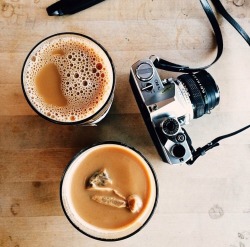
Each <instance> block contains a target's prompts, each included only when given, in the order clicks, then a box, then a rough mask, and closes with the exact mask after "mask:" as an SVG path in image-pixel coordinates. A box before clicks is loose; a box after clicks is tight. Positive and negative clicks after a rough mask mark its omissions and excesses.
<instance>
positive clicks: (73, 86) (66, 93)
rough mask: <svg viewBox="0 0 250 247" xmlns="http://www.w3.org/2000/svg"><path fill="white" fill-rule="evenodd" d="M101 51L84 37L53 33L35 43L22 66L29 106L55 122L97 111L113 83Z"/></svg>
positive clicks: (83, 116) (108, 95)
mask: <svg viewBox="0 0 250 247" xmlns="http://www.w3.org/2000/svg"><path fill="white" fill-rule="evenodd" d="M113 77H114V74H113V67H112V65H111V62H110V60H109V57H108V56H107V54H106V53H105V52H104V50H103V49H102V48H101V47H100V46H99V45H98V44H97V43H95V42H94V41H92V40H91V39H89V38H88V37H85V36H81V35H75V34H62V35H55V36H52V37H50V38H48V39H45V40H44V41H43V42H41V43H40V44H39V45H37V46H36V47H35V48H34V49H33V50H32V52H31V53H30V55H29V56H28V58H27V60H26V63H25V66H24V69H23V78H22V79H23V87H24V91H25V94H26V96H27V98H28V100H29V101H30V103H31V104H32V106H33V107H34V108H35V109H36V110H37V111H38V112H39V113H41V114H42V115H44V116H46V117H47V118H49V119H53V120H55V121H59V122H77V121H81V120H84V119H87V118H89V117H91V116H93V115H94V114H95V113H97V112H98V111H99V110H100V109H101V108H102V107H103V106H104V105H105V103H106V102H107V100H108V98H109V97H110V95H111V93H112V87H113V83H114V78H113Z"/></svg>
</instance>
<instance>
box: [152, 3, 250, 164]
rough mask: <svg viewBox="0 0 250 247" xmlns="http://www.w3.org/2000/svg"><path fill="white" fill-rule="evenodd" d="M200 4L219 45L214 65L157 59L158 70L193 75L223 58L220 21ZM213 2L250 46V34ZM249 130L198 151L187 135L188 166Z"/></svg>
mask: <svg viewBox="0 0 250 247" xmlns="http://www.w3.org/2000/svg"><path fill="white" fill-rule="evenodd" d="M200 2H201V5H202V7H203V9H204V11H205V13H206V15H207V17H208V19H209V21H210V23H211V26H212V28H213V31H214V35H215V39H216V43H217V55H216V57H215V59H214V61H213V62H212V63H210V64H209V65H207V66H204V67H199V68H190V67H189V66H185V65H179V64H175V63H171V62H169V61H166V60H164V59H161V58H156V59H155V61H154V65H155V67H156V68H158V69H162V70H167V71H173V72H184V73H193V72H198V71H200V70H205V69H207V68H209V67H210V66H211V65H213V64H214V63H215V62H216V61H217V60H218V59H219V58H220V57H221V55H222V52H223V39H222V33H221V30H220V26H219V24H218V21H217V19H216V17H215V14H214V12H213V10H212V8H211V6H210V5H209V3H208V1H207V0H200ZM211 2H212V3H213V5H214V7H215V8H216V9H217V11H218V12H219V13H220V14H221V15H222V16H223V17H224V18H225V19H226V20H227V21H228V22H229V23H230V24H231V25H232V26H233V27H234V28H235V29H236V30H237V31H238V32H239V34H240V35H241V36H242V37H243V38H244V39H245V41H246V42H247V43H248V45H250V37H249V36H248V34H247V33H246V32H245V31H244V30H243V28H242V27H241V26H240V25H239V24H238V23H237V22H236V21H235V20H234V19H233V18H232V17H231V16H230V15H229V13H228V12H227V11H226V9H225V8H224V7H223V5H222V4H221V2H220V1H219V0H211ZM248 128H250V125H247V126H245V127H243V128H241V129H239V130H237V131H235V132H232V133H229V134H226V135H223V136H219V137H217V138H215V139H214V140H212V141H211V142H209V143H208V144H206V145H205V146H203V147H199V148H197V149H196V150H195V149H194V148H193V146H192V142H191V139H190V138H189V137H188V135H187V138H188V140H189V146H190V148H191V151H192V156H193V158H192V159H190V160H189V161H187V164H188V165H192V164H193V163H194V162H195V161H196V159H197V158H199V157H200V156H203V155H204V154H205V153H206V152H207V151H208V150H210V149H212V148H214V147H217V146H219V141H221V140H223V139H225V138H228V137H231V136H234V135H236V134H239V133H240V132H242V131H244V130H246V129H248ZM185 132H186V131H185ZM186 134H187V133H186Z"/></svg>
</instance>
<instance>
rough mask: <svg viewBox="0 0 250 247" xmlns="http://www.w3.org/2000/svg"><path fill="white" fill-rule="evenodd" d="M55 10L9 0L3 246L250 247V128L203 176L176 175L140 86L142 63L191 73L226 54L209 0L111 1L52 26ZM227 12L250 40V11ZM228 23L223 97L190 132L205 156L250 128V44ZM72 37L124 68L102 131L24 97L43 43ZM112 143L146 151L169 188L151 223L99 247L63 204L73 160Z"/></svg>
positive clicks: (0, 219)
mask: <svg viewBox="0 0 250 247" xmlns="http://www.w3.org/2000/svg"><path fill="white" fill-rule="evenodd" d="M53 2H54V1H49V0H45V1H40V0H27V1H22V0H0V28H1V39H0V56H1V59H0V72H1V76H0V246H1V247H36V246H39V247H43V246H44V247H47V246H54V247H57V246H58V247H59V246H60V247H61V246H76V247H77V246H100V247H103V246H119V247H123V246H157V247H161V246H174V247H184V246H185V247H191V246H202V247H211V246H216V247H249V246H250V193H249V192H250V179H249V178H250V167H249V164H250V162H249V160H250V134H249V131H246V132H244V133H242V134H240V135H238V136H236V137H232V138H230V139H227V140H224V141H222V142H221V145H220V146H219V147H217V148H216V149H213V150H211V151H209V152H208V154H206V155H205V156H204V157H201V158H199V160H197V163H196V164H195V165H194V166H192V167H190V166H186V165H182V166H170V165H168V164H165V163H163V162H162V161H161V160H160V157H159V156H158V154H157V151H156V149H155V147H154V146H153V143H152V140H151V139H150V136H149V134H148V132H147V129H146V127H145V125H144V122H143V119H142V117H141V115H140V113H139V109H138V107H137V104H136V102H135V99H134V96H133V94H132V91H131V89H130V85H129V70H130V67H131V65H132V64H133V63H134V62H136V61H137V60H139V59H142V58H146V57H149V56H150V55H152V54H156V55H159V56H161V57H163V58H165V59H167V60H169V61H172V62H176V63H181V64H187V65H190V66H201V65H206V64H208V63H209V62H211V61H212V60H213V58H214V56H215V55H216V45H215V42H214V37H213V33H212V31H211V28H210V24H209V22H208V21H207V19H206V16H205V13H204V12H203V10H202V9H201V6H200V3H199V1H195V0H191V1H181V0H176V1H170V0H157V1H156V0H154V1H153V0H152V1H149V0H136V1H130V0H106V1H104V2H102V3H101V4H98V5H97V6H95V7H93V8H90V9H87V10H85V11H83V12H79V13H77V14H75V15H72V16H62V17H49V16H47V13H46V11H45V9H46V7H47V6H49V5H50V4H52V3H53ZM222 3H223V4H224V6H225V8H226V9H227V10H228V11H229V12H230V14H231V15H232V16H233V17H235V19H236V20H237V21H238V22H239V23H240V24H241V25H242V27H244V29H245V30H246V31H247V32H248V33H250V25H249V24H250V2H249V1H248V0H245V1H240V0H230V1H226V0H222ZM218 21H219V23H220V26H221V29H222V33H223V38H224V52H223V55H222V57H221V59H220V60H219V61H218V62H217V63H216V64H215V65H214V66H212V67H211V68H209V72H210V73H211V74H212V76H213V77H214V79H215V80H216V82H217V83H218V85H219V88H220V94H221V100H220V104H219V106H218V107H217V108H215V109H214V110H213V111H212V113H211V114H210V115H206V116H204V117H202V118H200V119H197V120H193V121H192V122H191V123H190V125H188V126H186V127H185V128H186V129H187V131H188V133H189V135H190V136H191V138H192V141H193V144H194V146H195V147H198V146H200V145H204V144H206V143H207V142H209V141H211V140H212V139H213V138H215V137H217V136H218V135H222V134H226V133H229V132H231V131H234V130H236V129H238V128H240V127H242V126H244V125H247V124H249V123H250V107H249V106H250V97H249V91H250V86H249V81H250V73H249V64H250V55H249V54H250V53H249V52H250V50H249V46H247V44H246V43H245V42H244V41H243V39H242V38H241V37H240V36H239V35H238V34H237V32H236V31H235V30H234V29H233V28H232V27H231V26H230V25H229V24H228V23H227V22H226V21H225V20H224V19H223V18H222V17H220V16H219V15H218ZM65 31H72V32H79V33H83V34H85V35H88V36H90V37H92V38H94V39H96V40H97V41H99V42H100V43H101V44H102V45H103V46H104V47H105V48H106V49H107V51H108V52H109V53H110V55H111V57H112V59H113V61H114V64H115V67H116V79H117V84H116V90H115V98H114V102H113V105H112V107H111V110H110V113H109V114H108V115H107V116H106V118H105V119H104V120H103V121H102V122H101V123H100V124H99V125H98V126H97V127H82V126H60V125H56V124H52V123H50V122H48V121H46V120H44V119H42V118H41V117H39V116H37V115H36V114H35V113H34V112H33V110H32V109H31V108H30V107H29V105H28V104H27V102H26V100H25V98H24V96H23V92H22V88H21V70H22V66H23V62H24V60H25V58H26V55H27V54H28V52H29V51H30V49H31V48H32V47H33V46H34V45H35V44H36V43H37V42H39V41H40V40H41V39H43V38H45V37H47V36H48V35H51V34H54V33H57V32H65ZM160 74H161V76H162V77H163V78H167V77H176V76H178V74H175V73H170V72H162V71H161V72H160ZM107 140H115V141H120V142H124V143H127V144H128V145H131V146H133V147H135V148H137V149H138V150H139V151H140V152H142V153H143V154H144V155H145V156H146V157H147V158H148V160H149V161H150V162H151V163H152V165H153V167H154V169H155V171H156V174H157V177H158V182H159V185H160V195H159V202H158V206H157V209H156V213H155V215H154V216H153V217H152V219H151V221H150V222H149V223H148V225H147V226H146V227H145V228H144V229H143V230H142V231H140V232H139V233H138V234H136V235H135V236H133V237H131V238H129V239H127V240H124V241H120V242H117V243H103V242H99V241H95V240H92V239H90V238H88V237H85V236H84V235H82V234H81V233H79V232H78V231H76V230H75V229H74V228H73V227H72V226H71V225H70V223H69V222H68V221H67V219H66V217H65V216H64V214H63V211H62V209H61V205H60V198H59V186H60V181H61V177H62V174H63V171H64V169H65V167H66V166H67V164H68V162H69V161H70V160H71V158H72V157H73V156H74V155H75V154H76V153H77V152H78V151H80V150H81V149H82V148H84V147H86V146H88V145H91V144H93V143H96V142H102V141H107Z"/></svg>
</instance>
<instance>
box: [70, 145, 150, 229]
mask: <svg viewBox="0 0 250 247" xmlns="http://www.w3.org/2000/svg"><path fill="white" fill-rule="evenodd" d="M143 163H144V162H143V161H142V160H141V159H138V157H137V156H136V155H135V154H134V153H133V152H131V151H129V149H124V148H121V147H120V146H108V147H102V148H100V149H96V150H95V151H93V152H91V153H90V154H89V155H87V156H86V157H85V158H84V159H83V160H82V161H81V162H80V164H79V166H78V168H77V169H76V170H75V172H74V174H73V176H72V180H71V189H70V191H71V200H72V205H73V207H74V208H75V210H76V212H77V214H78V215H79V216H80V217H81V218H82V219H84V221H86V222H88V223H89V224H91V225H94V226H95V227H99V228H103V229H118V228H123V227H128V226H129V225H130V224H133V222H135V221H136V219H137V218H138V217H139V216H140V215H141V214H142V213H143V212H144V210H145V208H146V207H147V205H148V201H149V198H150V196H151V183H152V181H150V178H149V175H148V172H147V171H146V169H145V164H143ZM102 169H105V170H106V171H107V173H108V175H109V178H110V179H111V180H112V184H108V185H107V186H104V187H103V188H104V190H103V188H100V189H87V183H88V179H89V177H90V176H91V175H92V174H93V173H94V172H96V171H100V170H102ZM107 188H109V189H111V190H106V189H107ZM114 191H116V192H115V193H114ZM117 192H118V193H119V195H122V196H123V197H124V198H128V197H129V196H130V195H137V196H139V197H140V198H141V200H142V208H141V209H140V211H139V212H136V213H132V212H131V211H130V210H129V209H128V207H125V206H124V207H122V208H118V207H112V206H108V205H104V204H101V203H97V202H96V201H95V200H92V198H93V196H95V197H96V196H97V197H103V196H105V198H116V200H118V201H122V199H121V196H117V194H116V193H117Z"/></svg>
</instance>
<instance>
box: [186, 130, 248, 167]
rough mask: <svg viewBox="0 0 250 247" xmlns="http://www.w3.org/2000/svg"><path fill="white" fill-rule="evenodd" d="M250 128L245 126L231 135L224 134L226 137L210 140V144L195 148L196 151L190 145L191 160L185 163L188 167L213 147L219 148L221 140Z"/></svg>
mask: <svg viewBox="0 0 250 247" xmlns="http://www.w3.org/2000/svg"><path fill="white" fill-rule="evenodd" d="M248 128H250V125H247V126H245V127H243V128H241V129H239V130H237V131H234V132H232V133H229V134H226V135H223V136H219V137H216V138H215V139H214V140H212V141H211V142H209V143H208V144H206V145H205V146H203V147H200V148H197V149H196V150H194V149H193V147H192V145H191V144H190V145H191V149H193V150H192V155H193V158H192V159H190V160H188V161H187V162H186V163H187V164H188V165H192V164H193V163H194V162H195V161H196V160H197V159H198V158H199V157H200V156H203V155H205V154H206V152H207V151H208V150H210V149H212V148H214V147H217V146H219V145H220V144H219V141H221V140H223V139H226V138H228V137H231V136H234V135H237V134H239V133H240V132H242V131H244V130H246V129H248Z"/></svg>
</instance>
